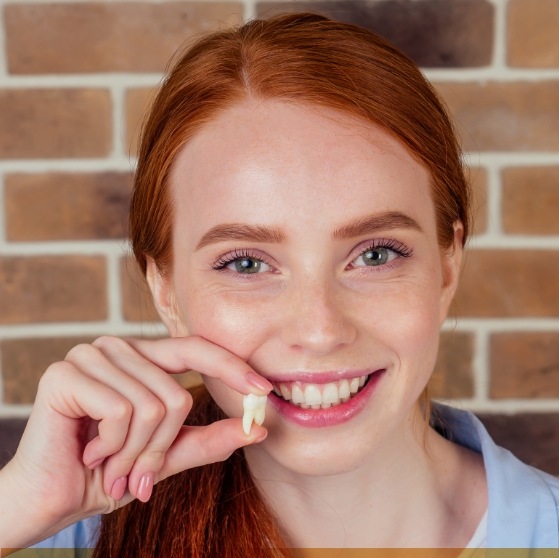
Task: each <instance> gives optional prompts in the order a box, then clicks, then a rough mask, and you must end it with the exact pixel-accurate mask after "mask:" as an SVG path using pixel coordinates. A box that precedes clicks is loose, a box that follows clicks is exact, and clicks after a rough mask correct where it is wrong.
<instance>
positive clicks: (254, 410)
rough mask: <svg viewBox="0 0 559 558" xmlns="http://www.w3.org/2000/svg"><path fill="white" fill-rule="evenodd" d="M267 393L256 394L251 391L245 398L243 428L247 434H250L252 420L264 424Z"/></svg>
mask: <svg viewBox="0 0 559 558" xmlns="http://www.w3.org/2000/svg"><path fill="white" fill-rule="evenodd" d="M267 399H268V398H267V396H266V395H255V394H254V393H249V394H248V395H245V397H244V399H243V411H244V412H243V430H244V432H245V434H247V435H248V434H250V429H251V427H252V421H255V422H256V424H262V423H263V422H264V417H265V413H266V401H267Z"/></svg>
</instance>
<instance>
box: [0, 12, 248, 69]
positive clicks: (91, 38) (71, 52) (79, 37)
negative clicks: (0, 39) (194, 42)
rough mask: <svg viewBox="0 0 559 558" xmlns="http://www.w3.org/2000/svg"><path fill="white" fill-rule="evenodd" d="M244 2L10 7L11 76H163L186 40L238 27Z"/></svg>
mask: <svg viewBox="0 0 559 558" xmlns="http://www.w3.org/2000/svg"><path fill="white" fill-rule="evenodd" d="M242 13H243V7H242V4H241V3H240V2H161V3H159V2H158V3H145V2H91V3H73V4H72V3H70V4H54V3H53V4H24V5H17V4H11V5H8V6H6V9H5V15H4V17H5V22H6V23H5V25H6V43H7V53H8V69H9V71H10V72H11V73H13V74H43V73H73V72H78V73H83V72H159V71H162V70H163V69H164V68H165V65H166V63H167V62H168V60H169V58H170V57H171V55H172V54H173V53H174V51H175V50H176V49H177V48H178V47H179V46H180V45H181V44H182V43H183V42H184V41H185V40H186V39H188V38H190V37H192V36H194V35H197V34H199V33H201V32H204V31H209V30H214V29H217V28H219V27H220V26H223V24H224V23H225V24H227V25H231V24H236V23H239V22H240V20H241V16H242Z"/></svg>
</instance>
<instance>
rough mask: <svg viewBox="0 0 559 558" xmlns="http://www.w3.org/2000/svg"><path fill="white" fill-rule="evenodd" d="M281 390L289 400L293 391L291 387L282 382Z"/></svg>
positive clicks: (283, 395)
mask: <svg viewBox="0 0 559 558" xmlns="http://www.w3.org/2000/svg"><path fill="white" fill-rule="evenodd" d="M280 391H281V395H282V397H283V398H284V399H285V400H287V401H289V400H290V399H291V391H290V390H289V388H288V387H287V386H286V385H285V384H280Z"/></svg>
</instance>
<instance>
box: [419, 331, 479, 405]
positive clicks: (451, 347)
mask: <svg viewBox="0 0 559 558" xmlns="http://www.w3.org/2000/svg"><path fill="white" fill-rule="evenodd" d="M473 358H474V338H473V335H472V334H471V333H463V332H457V331H449V332H443V333H442V334H441V345H440V348H439V356H438V359H437V364H436V366H435V372H434V373H433V376H432V378H431V380H430V382H429V395H430V396H431V397H434V398H444V399H456V398H467V397H472V396H473V395H474V381H473V371H472V362H473Z"/></svg>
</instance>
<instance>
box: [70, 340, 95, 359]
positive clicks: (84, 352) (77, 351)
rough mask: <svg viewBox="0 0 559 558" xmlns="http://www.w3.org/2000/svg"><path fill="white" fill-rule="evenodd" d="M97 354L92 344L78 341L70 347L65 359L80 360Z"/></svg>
mask: <svg viewBox="0 0 559 558" xmlns="http://www.w3.org/2000/svg"><path fill="white" fill-rule="evenodd" d="M96 355H97V350H96V349H95V347H94V346H93V345H89V344H87V343H79V344H78V345H75V346H74V347H72V348H71V349H70V350H69V351H68V353H67V354H66V358H65V360H67V361H69V362H80V361H83V360H86V359H89V358H91V357H93V356H96Z"/></svg>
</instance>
